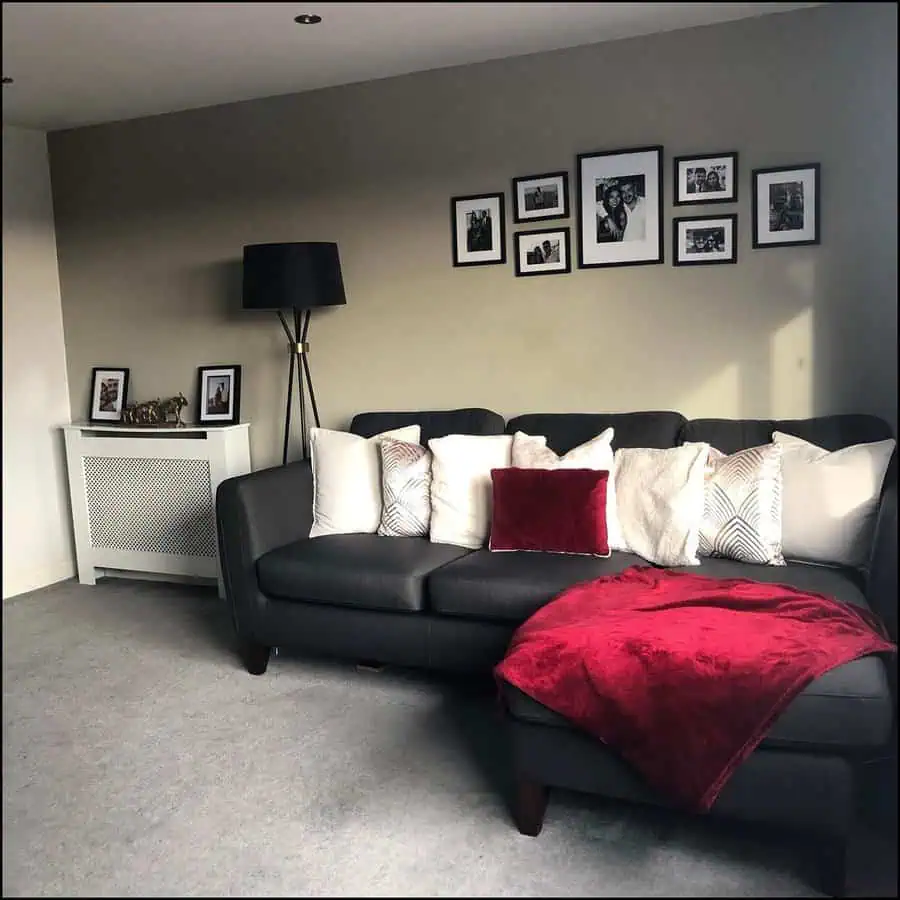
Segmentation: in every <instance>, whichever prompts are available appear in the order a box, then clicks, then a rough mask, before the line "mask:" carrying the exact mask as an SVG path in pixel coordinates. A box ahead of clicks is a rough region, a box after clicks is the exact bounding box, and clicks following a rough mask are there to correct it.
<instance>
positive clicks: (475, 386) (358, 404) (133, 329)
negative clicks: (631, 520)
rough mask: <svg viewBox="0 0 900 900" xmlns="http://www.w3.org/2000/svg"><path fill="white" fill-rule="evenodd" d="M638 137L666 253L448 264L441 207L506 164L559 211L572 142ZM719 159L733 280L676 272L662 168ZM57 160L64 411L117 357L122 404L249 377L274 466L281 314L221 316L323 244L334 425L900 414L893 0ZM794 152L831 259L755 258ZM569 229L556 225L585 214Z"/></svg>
mask: <svg viewBox="0 0 900 900" xmlns="http://www.w3.org/2000/svg"><path fill="white" fill-rule="evenodd" d="M655 143H660V144H663V145H664V146H665V151H666V153H665V169H664V173H665V191H664V195H665V219H664V221H665V245H666V250H665V254H666V255H665V259H666V262H665V264H664V265H655V266H640V267H628V268H615V269H588V270H581V271H579V270H577V269H576V271H574V272H573V273H572V274H570V275H561V276H553V277H544V278H532V279H527V278H526V279H522V278H516V277H514V270H513V266H512V263H511V262H510V263H507V264H506V265H505V266H487V267H482V268H475V269H454V268H452V266H451V259H450V217H449V198H450V197H451V196H453V195H457V194H469V193H478V192H491V191H498V190H502V191H505V192H506V195H507V201H509V194H510V180H511V178H513V177H514V176H521V175H528V174H533V173H538V172H546V171H554V170H558V169H567V170H568V171H569V172H570V176H571V179H572V191H573V201H574V199H575V198H574V189H575V171H574V166H575V155H576V154H577V153H581V152H591V151H595V150H607V149H616V148H628V147H634V146H644V145H648V144H655ZM733 149H734V150H738V151H739V153H740V169H741V171H740V185H739V202H738V203H737V204H736V205H733V206H731V205H729V206H725V205H723V206H716V207H708V208H707V209H708V210H709V211H710V212H713V211H715V212H733V211H736V212H737V213H738V215H739V262H738V264H737V265H735V266H712V267H708V268H703V267H701V268H699V269H698V268H693V269H691V268H673V267H672V266H671V246H670V243H671V241H670V232H671V217H672V214H673V208H672V206H671V191H672V184H671V182H672V176H671V169H672V166H671V159H672V157H673V156H675V155H681V154H686V153H693V152H697V153H709V152H717V151H727V150H733ZM50 150H51V171H52V178H53V190H54V199H55V207H56V222H57V228H58V246H59V260H60V273H61V283H62V299H63V314H64V323H65V334H66V346H67V355H68V367H69V382H70V385H71V401H72V412H73V417H74V418H76V419H77V418H83V417H84V416H85V415H86V412H87V404H88V389H89V383H88V382H89V377H90V371H91V367H92V366H97V365H123V366H129V367H130V368H131V373H132V384H131V388H132V389H131V398H132V399H138V400H144V399H148V398H150V397H155V396H159V395H162V396H165V395H169V394H172V393H175V392H176V391H179V390H183V391H185V393H187V394H189V396H190V397H191V399H192V400H193V393H194V388H195V372H196V367H197V366H199V365H206V364H215V363H240V364H241V365H243V367H244V392H243V412H244V419H245V420H247V421H250V422H251V423H252V428H251V442H252V453H253V460H254V465H255V466H256V467H259V466H263V465H269V464H272V463H273V462H275V461H276V460H277V459H278V458H279V456H280V428H281V422H282V420H283V403H284V395H285V378H286V365H287V352H286V345H285V341H284V336H283V333H282V331H281V328H280V326H279V325H278V323H277V320H276V319H275V317H274V314H272V313H245V312H243V311H242V310H241V309H240V259H241V250H242V247H243V245H245V244H248V243H257V242H266V241H295V240H297V241H303V240H335V241H337V242H338V243H339V245H340V250H341V256H342V259H343V266H344V274H345V281H346V286H347V293H348V305H347V306H346V307H344V308H339V309H334V310H327V311H323V312H321V313H317V314H316V315H314V317H313V323H312V329H311V340H312V354H311V363H312V366H313V373H314V379H315V384H316V389H317V394H318V399H319V404H320V408H321V412H322V416H323V422H322V424H323V425H325V426H327V427H343V426H344V425H346V423H347V422H348V420H349V418H350V416H352V414H353V413H354V412H357V411H359V410H367V409H386V408H395V409H417V408H440V407H452V406H463V405H484V406H488V407H491V408H493V409H496V410H497V411H498V412H500V413H502V414H504V415H507V416H512V415H515V414H517V413H521V412H525V411H529V410H531V411H553V410H558V411H572V410H598V411H601V410H606V411H618V410H628V409H652V408H671V409H678V410H680V411H682V412H683V413H685V414H686V415H688V416H746V417H760V416H770V415H773V416H806V415H810V414H819V413H830V412H840V411H849V410H860V411H867V412H872V413H876V414H880V415H883V416H885V417H886V418H888V419H889V420H890V421H891V422H892V423H893V424H894V426H895V427H896V419H897V415H896V408H897V370H896V360H897V357H896V349H895V347H896V331H897V262H896V246H897V10H896V6H895V5H893V4H856V5H853V6H851V5H849V4H847V5H844V4H833V5H828V6H823V7H818V8H813V9H808V10H802V11H798V12H792V13H787V14H778V15H770V16H765V17H763V18H759V19H752V20H746V21H742V22H737V23H731V24H726V25H717V26H711V27H707V28H699V29H691V30H686V31H681V32H672V33H668V34H663V35H654V36H649V37H642V38H637V39H633V40H625V41H619V42H615V43H610V44H602V45H595V46H589V47H581V48H576V49H572V50H565V51H559V52H553V53H546V54H539V55H535V56H530V57H521V58H518V59H511V60H502V61H497V62H491V63H486V64H481V65H474V66H465V67H460V68H455V69H445V70H439V71H434V72H428V73H422V74H415V75H410V76H404V77H400V78H392V79H386V80H383V81H378V82H370V83H366V84H359V85H351V86H346V87H341V88H334V89H327V90H322V91H316V92H312V93H307V94H297V95H291V96H286V97H279V98H272V99H268V100H260V101H252V102H247V103H241V104H233V105H228V106H221V107H215V108H210V109H206V110H197V111H189V112H184V113H177V114H172V115H168V116H159V117H153V118H148V119H141V120H133V121H129V122H123V123H117V124H112V125H105V126H97V127H92V128H85V129H77V130H73V131H67V132H59V133H54V134H52V135H51V136H50ZM812 161H818V162H820V163H821V165H822V223H823V225H822V243H821V245H820V246H817V247H800V248H783V249H771V250H761V251H751V249H750V241H751V234H750V193H751V191H750V184H751V179H750V170H751V169H752V168H754V167H762V166H772V165H781V164H794V163H806V162H812ZM702 212H704V208H703V207H678V208H677V214H679V215H681V214H687V215H690V214H700V213H702ZM507 215H508V216H509V217H510V221H511V212H510V210H509V202H508V203H507ZM561 224H570V225H572V226H573V231H574V224H575V220H574V216H573V219H572V220H571V222H568V223H561ZM525 227H528V226H522V228H525ZM515 230H516V229H515V228H513V227H511V226H510V227H508V237H509V240H510V256H511V246H512V245H511V234H512V232H514V231H515ZM573 252H575V251H574V248H573ZM187 412H188V413H189V414H190V416H191V417H192V416H193V414H194V413H195V410H194V409H193V406H192V407H191V408H189V409H188V411H187Z"/></svg>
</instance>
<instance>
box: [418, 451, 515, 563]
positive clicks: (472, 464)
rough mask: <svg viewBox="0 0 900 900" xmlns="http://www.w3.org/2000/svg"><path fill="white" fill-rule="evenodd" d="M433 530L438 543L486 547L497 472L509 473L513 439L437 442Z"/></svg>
mask: <svg viewBox="0 0 900 900" xmlns="http://www.w3.org/2000/svg"><path fill="white" fill-rule="evenodd" d="M428 448H429V449H430V450H431V457H432V459H431V530H430V532H429V537H430V539H431V541H432V542H433V543H435V544H456V545H457V546H460V547H470V548H472V549H476V548H478V547H483V546H484V544H485V542H486V541H487V538H488V534H489V533H490V528H491V469H506V468H508V467H509V465H510V459H511V455H512V436H511V435H508V434H501V435H470V434H451V435H447V437H442V438H432V439H431V440H430V441H429V442H428Z"/></svg>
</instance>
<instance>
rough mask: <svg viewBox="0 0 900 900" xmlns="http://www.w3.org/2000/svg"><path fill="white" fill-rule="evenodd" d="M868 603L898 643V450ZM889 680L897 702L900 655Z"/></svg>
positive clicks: (892, 660) (887, 483)
mask: <svg viewBox="0 0 900 900" xmlns="http://www.w3.org/2000/svg"><path fill="white" fill-rule="evenodd" d="M866 600H867V601H868V602H869V606H871V608H872V610H873V611H874V612H876V613H877V614H878V616H879V617H880V618H881V620H882V621H883V622H884V624H885V626H886V627H887V630H888V634H889V635H890V636H891V640H892V641H894V642H895V643H896V642H897V606H898V597H897V450H896V449H895V450H894V455H893V456H892V457H891V461H890V464H889V465H888V469H887V472H886V473H885V476H884V485H883V486H882V489H881V503H880V505H879V508H878V519H877V521H876V525H875V540H874V541H873V544H872V556H871V558H870V560H869V569H868V573H867V577H866ZM887 663H888V678H889V681H890V685H891V690H892V692H893V694H894V699H895V701H896V699H897V654H896V653H892V654H891V655H890V657H889V658H888V660H887Z"/></svg>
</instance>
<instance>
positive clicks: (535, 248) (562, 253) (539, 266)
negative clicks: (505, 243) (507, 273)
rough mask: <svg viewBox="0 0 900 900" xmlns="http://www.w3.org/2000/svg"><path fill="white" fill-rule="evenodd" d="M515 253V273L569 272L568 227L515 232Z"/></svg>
mask: <svg viewBox="0 0 900 900" xmlns="http://www.w3.org/2000/svg"><path fill="white" fill-rule="evenodd" d="M515 254H516V256H515V263H516V275H523V276H525V275H550V274H554V273H562V272H571V270H572V261H571V240H570V229H569V228H547V229H542V230H540V231H520V232H517V233H516V235H515ZM536 257H540V258H539V259H536Z"/></svg>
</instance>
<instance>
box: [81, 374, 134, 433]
mask: <svg viewBox="0 0 900 900" xmlns="http://www.w3.org/2000/svg"><path fill="white" fill-rule="evenodd" d="M127 395H128V369H117V368H111V367H108V368H95V369H92V370H91V411H90V415H89V417H88V418H89V419H90V420H91V421H92V422H121V421H122V411H123V410H124V409H125V398H126V396H127Z"/></svg>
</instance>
